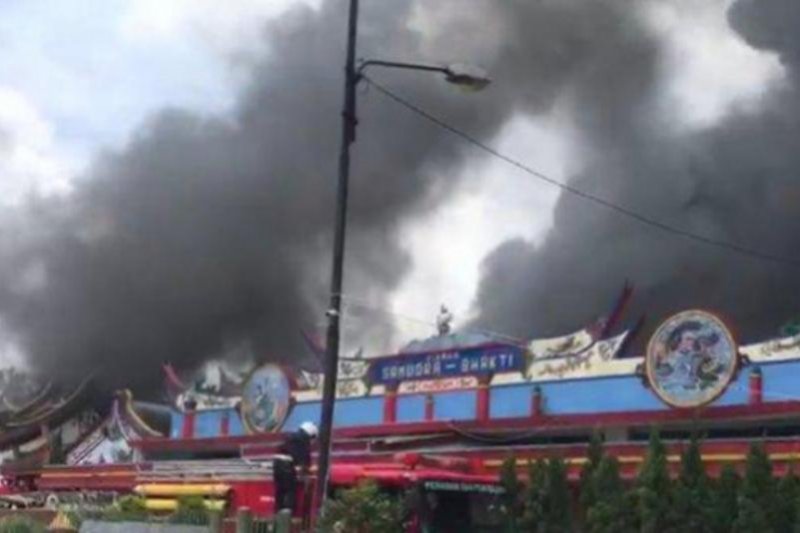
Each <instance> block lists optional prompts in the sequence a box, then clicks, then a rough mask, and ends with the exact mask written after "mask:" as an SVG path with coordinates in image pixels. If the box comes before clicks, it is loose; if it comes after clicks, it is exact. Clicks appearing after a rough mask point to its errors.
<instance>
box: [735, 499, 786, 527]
mask: <svg viewBox="0 0 800 533" xmlns="http://www.w3.org/2000/svg"><path fill="white" fill-rule="evenodd" d="M731 531H732V532H733V533H755V532H756V531H757V532H758V533H772V531H773V529H772V528H771V527H770V523H769V520H768V519H767V513H765V512H764V510H763V509H761V508H760V507H759V506H758V504H757V503H756V502H755V501H753V500H752V499H751V498H748V497H745V496H742V497H741V498H739V513H738V515H737V516H736V520H735V521H734V522H733V528H732V529H731ZM776 533H777V532H776Z"/></svg>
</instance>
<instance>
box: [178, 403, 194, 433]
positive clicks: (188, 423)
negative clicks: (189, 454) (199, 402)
mask: <svg viewBox="0 0 800 533" xmlns="http://www.w3.org/2000/svg"><path fill="white" fill-rule="evenodd" d="M181 437H183V438H184V439H191V438H192V437H194V410H191V411H185V412H184V413H183V424H182V425H181Z"/></svg>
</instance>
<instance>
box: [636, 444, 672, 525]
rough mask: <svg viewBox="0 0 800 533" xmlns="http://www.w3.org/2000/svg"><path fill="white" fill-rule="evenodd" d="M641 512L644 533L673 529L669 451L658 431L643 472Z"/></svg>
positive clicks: (639, 504) (641, 475)
mask: <svg viewBox="0 0 800 533" xmlns="http://www.w3.org/2000/svg"><path fill="white" fill-rule="evenodd" d="M637 484H638V490H637V492H638V494H637V496H638V510H639V521H640V524H641V531H642V533H663V532H664V531H665V530H669V529H670V517H671V516H672V502H673V494H672V482H671V481H670V478H669V471H668V470H667V450H666V448H665V447H664V443H663V442H661V437H660V436H659V433H658V430H656V429H653V430H652V431H651V432H650V442H649V444H648V447H647V455H646V456H645V459H644V463H643V464H642V469H641V470H640V471H639V479H638V481H637Z"/></svg>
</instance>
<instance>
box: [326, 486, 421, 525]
mask: <svg viewBox="0 0 800 533" xmlns="http://www.w3.org/2000/svg"><path fill="white" fill-rule="evenodd" d="M403 515H404V509H403V505H402V503H401V502H400V500H399V499H398V498H393V497H391V496H389V495H386V494H382V493H381V492H380V489H379V488H378V486H377V485H376V484H375V483H374V482H365V483H362V484H360V485H358V486H357V487H355V488H352V489H347V490H343V491H341V492H339V493H338V494H337V495H336V498H333V499H329V500H327V501H326V502H325V507H324V508H323V511H322V518H321V519H320V522H319V530H320V532H323V533H340V532H341V533H345V532H347V533H402V532H403V531H405V529H404V520H403Z"/></svg>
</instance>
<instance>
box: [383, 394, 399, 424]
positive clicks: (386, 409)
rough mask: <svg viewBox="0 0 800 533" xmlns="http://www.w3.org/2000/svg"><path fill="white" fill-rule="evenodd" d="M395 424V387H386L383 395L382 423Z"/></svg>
mask: <svg viewBox="0 0 800 533" xmlns="http://www.w3.org/2000/svg"><path fill="white" fill-rule="evenodd" d="M395 422H397V385H387V386H386V391H385V392H384V393H383V423H384V424H394V423H395Z"/></svg>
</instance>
